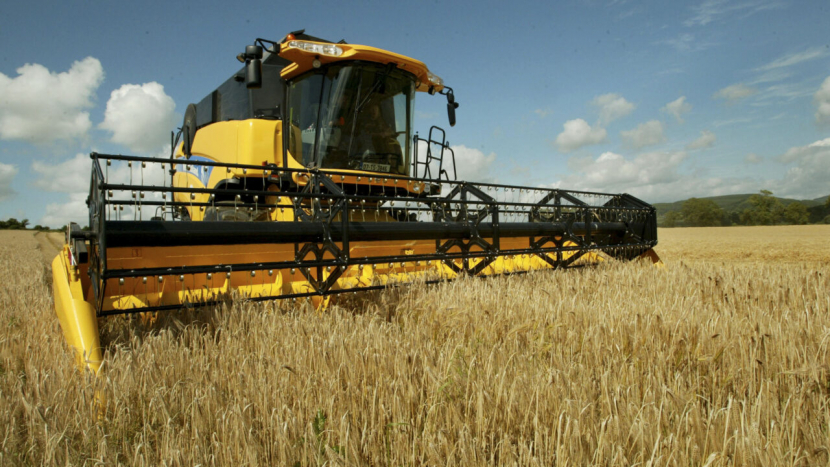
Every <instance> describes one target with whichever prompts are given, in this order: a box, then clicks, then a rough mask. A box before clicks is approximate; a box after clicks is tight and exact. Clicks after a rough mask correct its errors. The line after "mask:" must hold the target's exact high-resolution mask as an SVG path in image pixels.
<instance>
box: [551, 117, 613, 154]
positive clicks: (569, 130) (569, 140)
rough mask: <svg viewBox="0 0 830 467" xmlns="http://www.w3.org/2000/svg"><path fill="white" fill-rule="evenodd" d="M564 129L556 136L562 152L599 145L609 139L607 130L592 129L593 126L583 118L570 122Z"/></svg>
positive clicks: (566, 123)
mask: <svg viewBox="0 0 830 467" xmlns="http://www.w3.org/2000/svg"><path fill="white" fill-rule="evenodd" d="M562 127H563V128H564V130H563V131H562V133H559V135H557V136H556V145H557V146H558V147H559V150H560V151H562V152H571V151H574V150H576V149H579V148H581V147H582V146H589V145H592V144H599V143H602V142H604V141H605V139H606V138H607V137H608V133H607V132H606V131H605V128H600V127H596V128H591V125H589V124H588V122H586V121H585V120H583V119H581V118H577V119H574V120H568V121H567V122H565V124H564V125H562Z"/></svg>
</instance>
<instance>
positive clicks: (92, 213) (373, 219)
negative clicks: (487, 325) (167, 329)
mask: <svg viewBox="0 0 830 467" xmlns="http://www.w3.org/2000/svg"><path fill="white" fill-rule="evenodd" d="M237 58H238V59H240V61H243V62H244V63H245V66H244V67H243V69H242V70H240V71H239V72H238V73H237V74H235V75H234V76H232V77H231V78H230V79H228V80H227V81H226V82H225V83H224V84H222V85H221V86H220V87H219V88H217V89H216V90H215V91H213V92H212V93H210V94H209V95H208V96H207V97H205V99H203V100H202V101H201V102H200V103H199V104H197V105H194V104H191V105H190V106H188V108H187V112H186V114H185V121H184V125H183V128H182V131H181V133H180V134H179V137H178V138H177V139H180V140H181V141H180V143H179V142H176V141H174V144H173V146H174V147H175V150H174V153H173V154H171V157H170V158H148V157H134V156H123V155H106V154H97V153H93V154H92V155H91V158H92V178H91V184H90V194H89V199H88V205H89V230H88V231H84V230H81V229H80V228H79V227H78V226H77V225H71V226H70V227H69V229H68V231H67V237H66V240H67V242H66V246H65V247H64V249H63V251H62V252H61V253H60V254H59V255H58V256H57V257H56V258H55V260H54V262H53V264H52V269H53V274H54V293H55V307H56V311H57V314H58V317H59V319H60V323H61V327H62V329H63V332H64V335H65V336H66V339H67V341H68V343H69V344H70V345H71V346H73V347H74V348H75V350H76V355H77V357H78V364H79V366H81V367H86V368H89V369H91V370H92V371H94V372H97V371H98V368H99V366H100V362H101V355H102V352H101V348H100V342H99V336H98V324H97V323H98V321H97V320H98V318H100V317H104V316H109V315H116V314H126V313H141V312H152V311H161V310H177V309H181V308H183V307H199V306H207V305H212V304H217V303H221V302H222V301H223V300H226V299H227V298H228V297H229V296H230V295H231V294H232V293H236V294H238V295H239V296H242V297H244V298H245V299H248V300H254V301H261V300H273V299H311V300H313V301H314V303H315V305H316V306H320V305H321V304H322V303H324V302H325V301H326V300H327V299H328V297H330V296H333V295H336V294H341V293H345V292H359V291H367V290H377V289H382V288H385V287H390V286H396V285H399V284H406V283H412V282H416V281H418V282H426V283H433V282H439V281H445V280H451V279H453V278H455V277H456V276H457V275H459V274H467V275H473V276H488V275H496V274H513V273H525V272H528V271H532V270H541V269H555V268H560V267H568V266H571V265H573V264H574V263H576V262H578V261H579V262H589V263H591V262H597V261H601V260H603V259H604V258H616V259H620V260H631V259H634V258H637V257H641V256H645V257H648V258H650V259H651V260H653V261H654V262H657V261H659V259H658V258H657V256H656V254H654V251H653V250H652V248H653V247H654V246H655V245H656V244H657V222H656V214H655V210H654V208H653V207H652V206H650V205H648V204H646V203H644V202H642V201H640V200H638V199H636V198H634V197H632V196H630V195H627V194H605V193H590V192H579V191H569V190H562V189H554V188H538V187H523V186H507V185H499V184H492V183H471V182H465V181H459V180H457V179H456V176H455V159H454V154H453V152H452V149H451V148H450V147H449V144H448V143H447V142H446V138H445V135H444V132H443V130H441V129H440V128H437V127H433V128H431V129H430V131H429V134H428V137H427V138H426V139H424V138H421V137H419V136H418V135H417V134H414V135H413V128H412V126H413V120H414V118H413V117H414V110H413V104H414V98H415V94H416V93H417V92H426V93H428V94H441V95H444V96H446V98H447V109H448V117H449V120H450V124H451V125H454V123H455V109H456V108H457V107H458V104H457V103H456V102H455V98H454V94H453V91H452V89H450V88H449V87H446V86H444V84H443V82H442V81H441V79H440V78H438V77H437V76H435V75H434V74H432V73H431V72H430V71H429V70H428V69H427V67H426V66H425V65H424V64H423V63H421V62H419V61H417V60H413V59H411V58H408V57H404V56H401V55H397V54H394V53H391V52H387V51H383V50H380V49H375V48H372V47H367V46H360V45H351V44H346V43H344V42H342V41H341V42H340V43H337V44H335V43H331V42H328V41H324V40H322V39H319V38H314V37H311V36H307V35H305V34H303V33H302V31H299V32H296V33H292V34H289V35H288V36H286V38H285V39H283V40H282V41H281V42H271V41H265V40H262V39H257V40H256V41H255V45H254V46H248V47H247V48H246V51H245V53H243V54H240V55H239V57H237ZM419 148H420V151H419ZM419 152H420V154H419Z"/></svg>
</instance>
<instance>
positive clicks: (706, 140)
mask: <svg viewBox="0 0 830 467" xmlns="http://www.w3.org/2000/svg"><path fill="white" fill-rule="evenodd" d="M717 139H718V137H717V136H715V134H714V133H712V132H711V131H709V130H703V131H701V132H700V137H699V138H698V139H696V140H694V141H692V142H691V143H689V144H688V146H686V149H703V148H711V147H712V146H714V145H715V141H717Z"/></svg>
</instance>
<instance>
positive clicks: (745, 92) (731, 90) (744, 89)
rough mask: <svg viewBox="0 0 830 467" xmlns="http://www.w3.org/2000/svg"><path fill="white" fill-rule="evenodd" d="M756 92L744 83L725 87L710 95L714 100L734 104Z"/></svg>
mask: <svg viewBox="0 0 830 467" xmlns="http://www.w3.org/2000/svg"><path fill="white" fill-rule="evenodd" d="M756 92H758V91H757V90H755V88H751V87H749V86H747V85H745V84H744V83H738V84H733V85H731V86H727V87H725V88H723V89H721V90H720V91H718V92H716V93H715V94H713V95H712V97H713V98H715V99H724V100H726V101H727V102H730V103H732V102H736V101H738V100H740V99H743V98H745V97H749V96H751V95H753V94H755V93H756Z"/></svg>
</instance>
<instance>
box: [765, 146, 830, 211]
mask: <svg viewBox="0 0 830 467" xmlns="http://www.w3.org/2000/svg"><path fill="white" fill-rule="evenodd" d="M778 161H779V162H782V163H784V164H788V165H792V166H791V167H790V168H789V169H787V172H786V173H785V174H784V178H783V179H782V180H781V181H780V183H779V184H778V187H777V191H775V193H776V194H780V195H782V196H796V197H801V198H816V197H819V196H823V195H826V194H827V192H828V190H830V186H828V183H827V181H828V180H830V138H826V139H823V140H820V141H816V142H814V143H812V144H808V145H807V146H797V147H793V148H790V149H789V150H788V151H787V152H786V153H784V154H783V155H781V156H779V157H778Z"/></svg>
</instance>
